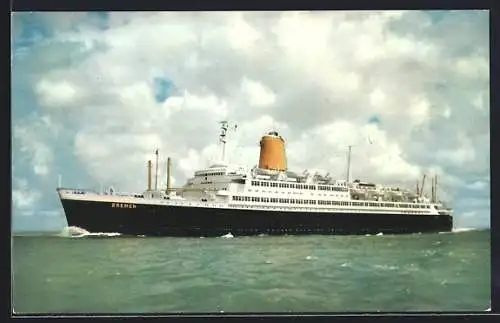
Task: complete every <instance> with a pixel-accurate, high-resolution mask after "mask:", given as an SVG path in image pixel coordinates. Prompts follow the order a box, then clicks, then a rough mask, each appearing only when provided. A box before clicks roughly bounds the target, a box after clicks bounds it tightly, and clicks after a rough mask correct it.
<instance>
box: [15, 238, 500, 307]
mask: <svg viewBox="0 0 500 323" xmlns="http://www.w3.org/2000/svg"><path fill="white" fill-rule="evenodd" d="M12 250H13V254H12V272H13V285H12V291H13V301H12V303H13V307H14V312H15V313H26V314H27V313H52V314H54V313H179V312H183V313H200V312H214V313H220V312H224V313H231V312H259V313H261V312H377V311H380V312H402V311H480V312H483V311H485V310H486V309H488V308H489V307H490V293H491V292H490V290H491V289H490V269H491V266H490V232H489V231H488V230H486V231H465V232H464V231H458V232H453V233H442V234H413V235H398V236H394V235H384V236H314V235H311V236H281V237H275V236H259V237H234V238H231V239H225V238H144V237H120V236H113V235H111V236H106V235H99V234H96V235H90V236H88V235H87V236H83V237H79V238H71V237H68V236H67V234H65V233H62V234H60V235H59V236H17V237H14V238H13V245H12Z"/></svg>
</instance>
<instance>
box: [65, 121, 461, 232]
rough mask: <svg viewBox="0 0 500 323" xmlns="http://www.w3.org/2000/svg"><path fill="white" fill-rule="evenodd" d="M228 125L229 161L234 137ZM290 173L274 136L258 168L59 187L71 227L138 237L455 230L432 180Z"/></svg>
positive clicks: (224, 129) (216, 168)
mask: <svg viewBox="0 0 500 323" xmlns="http://www.w3.org/2000/svg"><path fill="white" fill-rule="evenodd" d="M233 127H236V126H232V125H231V126H230V124H229V123H228V122H226V121H223V122H221V133H220V137H219V142H220V144H221V149H222V160H224V159H225V158H224V157H225V156H224V155H225V145H226V142H227V135H228V131H230V130H232V129H234V128H233ZM348 160H349V161H348V166H347V176H346V179H344V180H340V179H332V178H331V177H329V176H328V175H326V176H322V175H320V174H318V173H311V172H308V171H304V172H303V173H296V172H293V171H290V170H289V169H288V168H287V158H286V149H285V140H284V139H283V138H282V137H281V136H280V135H279V134H278V133H277V132H276V131H271V132H269V133H267V134H265V135H264V136H262V138H261V140H260V156H259V163H258V166H255V167H253V168H248V167H245V166H239V165H233V164H230V163H225V162H221V163H214V164H213V165H211V166H209V167H207V168H205V169H200V170H197V171H195V172H194V176H193V177H192V178H190V179H188V180H187V182H186V184H185V185H184V186H183V187H179V188H172V187H171V184H170V182H171V181H170V172H171V164H172V163H171V159H170V158H168V161H167V185H166V188H165V189H158V187H157V186H158V185H157V177H158V150H156V175H155V176H156V180H155V187H154V188H152V185H151V184H152V162H151V160H150V161H148V163H147V181H148V186H147V189H146V190H144V191H141V192H138V193H133V194H130V193H120V192H115V191H113V190H112V189H111V188H110V189H108V190H106V191H102V190H101V192H97V191H92V190H86V189H73V188H62V187H60V186H61V185H59V187H58V188H57V193H58V195H59V198H60V200H61V203H62V206H63V208H64V212H65V214H66V219H67V222H68V226H71V227H77V228H81V229H84V230H86V231H89V232H118V233H121V234H122V235H135V236H184V237H189V236H191V237H203V236H204V237H209V236H223V235H228V234H230V235H235V236H248V235H260V234H269V235H285V234H287V235H298V234H330V235H333V234H335V235H368V234H405V233H406V234H408V233H419V232H421V233H424V232H446V231H451V230H452V228H453V217H452V210H451V209H450V208H447V207H446V206H445V205H444V204H443V203H442V202H440V201H438V198H437V177H435V178H433V180H432V193H431V196H430V197H428V196H426V195H424V194H423V186H424V183H425V176H424V179H423V181H422V185H421V188H420V189H419V188H418V184H417V190H416V192H413V191H410V190H405V189H401V188H394V187H388V186H383V185H379V184H374V183H370V182H366V181H361V180H354V181H350V180H349V164H350V149H349V155H348Z"/></svg>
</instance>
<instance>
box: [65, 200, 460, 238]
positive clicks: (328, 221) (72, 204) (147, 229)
mask: <svg viewBox="0 0 500 323" xmlns="http://www.w3.org/2000/svg"><path fill="white" fill-rule="evenodd" d="M61 202H62V205H63V208H64V211H65V214H66V219H67V222H68V225H69V226H76V227H79V228H82V229H85V230H87V231H89V232H118V233H121V234H123V235H134V236H138V235H144V236H180V237H213V236H222V235H225V234H228V233H231V234H233V235H235V236H254V235H258V234H269V235H284V234H288V235H299V234H330V235H332V234H337V235H362V234H378V233H383V234H405V233H418V232H421V233H426V232H446V231H451V230H452V228H453V218H452V216H449V215H410V214H374V213H324V212H316V213H313V212H284V211H271V210H266V211H258V210H240V209H219V208H209V207H207V208H202V207H188V206H166V205H148V204H134V205H128V204H118V203H110V202H95V201H83V200H70V199H62V200H61Z"/></svg>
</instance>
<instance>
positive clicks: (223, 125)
mask: <svg viewBox="0 0 500 323" xmlns="http://www.w3.org/2000/svg"><path fill="white" fill-rule="evenodd" d="M219 123H220V124H221V128H220V129H221V133H220V135H219V142H220V143H221V144H222V162H224V161H225V159H226V143H227V132H228V130H234V131H236V128H237V127H238V125H236V124H235V125H229V122H227V121H220V122H219Z"/></svg>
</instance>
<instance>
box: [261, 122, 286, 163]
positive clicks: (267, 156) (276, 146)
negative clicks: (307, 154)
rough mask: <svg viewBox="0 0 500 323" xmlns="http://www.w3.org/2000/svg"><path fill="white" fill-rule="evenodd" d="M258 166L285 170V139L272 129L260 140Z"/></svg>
mask: <svg viewBox="0 0 500 323" xmlns="http://www.w3.org/2000/svg"><path fill="white" fill-rule="evenodd" d="M259 168H261V169H269V170H276V171H286V169H287V168H286V152H285V140H283V138H282V137H281V136H280V135H278V133H277V132H275V131H273V132H270V133H268V134H267V135H265V136H263V137H262V139H261V140H260V157H259Z"/></svg>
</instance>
